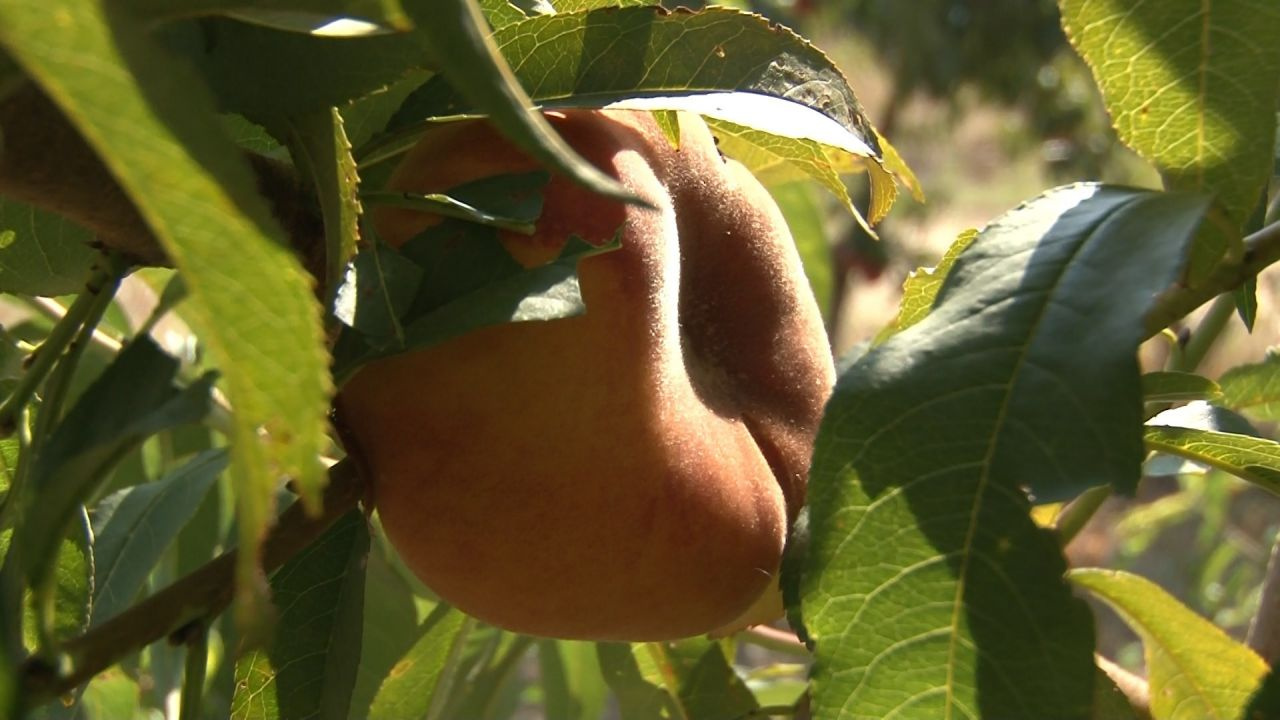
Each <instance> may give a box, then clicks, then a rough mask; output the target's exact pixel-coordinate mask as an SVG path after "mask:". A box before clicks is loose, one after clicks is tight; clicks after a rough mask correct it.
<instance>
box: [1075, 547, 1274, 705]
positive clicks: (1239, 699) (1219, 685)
mask: <svg viewBox="0 0 1280 720" xmlns="http://www.w3.org/2000/svg"><path fill="white" fill-rule="evenodd" d="M1067 577H1068V579H1070V580H1071V582H1072V583H1074V584H1075V585H1078V586H1080V587H1083V588H1085V589H1087V590H1089V591H1090V592H1092V593H1093V594H1094V595H1096V596H1097V597H1098V598H1100V599H1102V600H1104V601H1105V602H1106V603H1107V604H1108V605H1110V606H1111V607H1112V608H1114V609H1115V610H1116V612H1117V613H1119V614H1120V617H1122V618H1123V619H1124V620H1125V622H1126V623H1128V625H1129V627H1130V628H1132V629H1133V631H1134V632H1136V633H1137V634H1138V635H1139V636H1140V637H1141V638H1142V644H1143V651H1144V654H1145V656H1146V661H1147V681H1148V682H1149V683H1150V686H1151V713H1152V716H1154V717H1157V718H1170V719H1171V720H1183V719H1185V720H1202V719H1204V718H1220V719H1221V720H1235V718H1239V717H1241V712H1242V711H1243V710H1244V708H1245V705H1246V704H1247V703H1248V701H1249V697H1250V696H1251V695H1252V694H1253V692H1254V691H1255V690H1257V688H1258V686H1259V685H1260V684H1261V682H1262V678H1263V676H1264V675H1265V674H1266V672H1267V666H1266V663H1264V662H1263V661H1262V659H1261V658H1259V657H1258V655H1257V654H1256V653H1254V652H1253V651H1252V650H1250V649H1249V648H1247V647H1245V646H1244V645H1241V644H1240V643H1238V642H1236V641H1235V640H1232V639H1231V638H1230V637H1228V636H1227V634H1226V633H1224V632H1223V631H1222V630H1220V629H1219V628H1218V627H1216V626H1215V625H1213V623H1210V622H1209V621H1208V620H1205V619H1204V618H1202V617H1200V616H1199V615H1196V614H1195V613H1194V612H1192V611H1191V610H1189V609H1187V608H1186V607H1185V606H1184V605H1182V603H1180V602H1178V601H1177V599H1175V598H1173V597H1172V596H1170V595H1169V594H1168V593H1167V592H1165V591H1164V590H1163V589H1161V588H1160V586H1158V585H1156V584H1155V583H1152V582H1151V581H1149V580H1146V579H1145V578H1142V577H1139V576H1137V575H1132V574H1129V573H1124V572H1119V571H1115V570H1095V569H1080V570H1072V571H1070V572H1069V573H1068V574H1067Z"/></svg>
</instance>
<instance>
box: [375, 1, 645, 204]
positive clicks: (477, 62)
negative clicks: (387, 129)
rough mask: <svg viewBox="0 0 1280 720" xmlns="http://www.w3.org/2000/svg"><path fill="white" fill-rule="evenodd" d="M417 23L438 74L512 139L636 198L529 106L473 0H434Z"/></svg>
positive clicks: (599, 186)
mask: <svg viewBox="0 0 1280 720" xmlns="http://www.w3.org/2000/svg"><path fill="white" fill-rule="evenodd" d="M549 17H554V16H549ZM419 29H420V30H421V32H423V33H424V34H425V35H426V36H427V38H428V39H429V41H430V43H431V51H432V53H433V54H434V56H435V57H436V58H437V59H445V60H447V62H443V63H442V64H441V68H440V71H441V73H442V74H443V76H444V77H445V78H447V79H448V82H449V83H450V84H451V85H452V86H453V88H454V89H456V90H457V91H458V92H459V93H461V95H462V96H463V97H465V98H466V99H467V101H468V102H469V103H470V105H471V107H473V108H475V109H477V110H479V111H481V112H483V113H485V114H487V115H488V116H489V119H490V121H491V122H493V124H494V125H495V126H496V127H497V128H498V129H499V130H501V131H502V133H503V134H504V135H506V136H507V137H508V138H510V139H511V141H512V142H514V143H515V144H516V145H518V146H519V147H520V148H521V149H523V150H524V151H525V152H527V153H528V154H529V155H531V156H532V157H534V158H536V159H537V160H538V161H540V162H541V163H543V164H544V165H546V166H547V167H548V168H551V169H554V170H556V171H557V172H559V173H561V174H563V175H565V176H566V177H569V178H571V179H572V180H573V181H574V182H577V183H579V184H581V185H583V186H584V187H587V188H590V189H591V190H594V191H595V192H598V193H600V194H602V195H605V196H608V197H612V198H616V199H619V200H626V201H635V200H636V197H635V196H634V195H632V193H631V191H630V190H628V189H627V188H625V187H623V186H622V185H621V184H620V183H619V182H618V181H617V180H614V179H613V178H611V177H609V176H608V175H606V174H604V173H603V172H601V171H600V170H599V169H597V168H596V167H595V166H594V165H592V164H591V163H589V162H587V161H586V160H584V159H583V158H581V157H580V156H579V155H578V153H577V152H575V151H574V150H573V148H571V147H569V145H568V144H567V143H565V141H564V140H563V139H562V138H561V137H560V136H559V135H557V134H556V132H555V131H554V130H553V129H552V128H551V125H550V124H548V123H547V121H546V119H545V118H543V117H542V114H541V113H538V112H536V111H535V110H534V109H533V101H532V100H531V99H530V98H529V96H528V95H527V94H526V91H525V90H524V89H523V88H522V87H521V83H520V81H519V80H517V79H516V76H515V75H514V74H513V73H512V72H511V67H510V66H509V65H508V64H507V61H506V60H505V59H504V58H503V56H502V54H501V52H500V51H499V49H498V47H497V45H496V44H495V43H494V40H493V38H492V37H490V34H489V29H488V27H487V25H486V24H485V20H484V16H483V15H482V14H481V12H480V8H479V6H478V5H477V4H476V0H435V2H433V3H431V13H430V15H427V16H423V17H421V18H419ZM398 115H399V113H397V116H398Z"/></svg>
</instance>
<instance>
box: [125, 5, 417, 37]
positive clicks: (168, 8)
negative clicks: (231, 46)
mask: <svg viewBox="0 0 1280 720" xmlns="http://www.w3.org/2000/svg"><path fill="white" fill-rule="evenodd" d="M122 4H123V5H127V6H128V7H129V8H130V9H132V10H133V11H135V12H137V13H138V14H139V15H143V16H146V17H147V18H149V19H153V20H164V19H170V18H181V17H192V16H196V15H235V16H236V17H239V18H242V19H244V20H249V21H251V22H257V23H262V24H264V25H271V26H273V27H279V28H282V29H288V30H294V31H297V32H307V31H309V30H312V29H313V28H316V27H322V26H324V25H325V23H326V22H327V21H330V20H333V19H335V18H356V19H359V20H363V21H365V22H369V23H373V24H375V25H381V26H383V27H386V28H397V29H401V30H403V29H406V28H407V27H408V26H409V19H408V17H407V16H406V15H405V13H404V10H403V9H401V7H400V2H399V0H265V1H264V0H128V2H125V3H122Z"/></svg>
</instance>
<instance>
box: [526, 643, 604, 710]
mask: <svg viewBox="0 0 1280 720" xmlns="http://www.w3.org/2000/svg"><path fill="white" fill-rule="evenodd" d="M538 668H539V673H538V675H539V677H540V679H541V680H542V692H543V697H544V698H545V700H544V703H543V711H544V712H545V713H546V716H547V717H548V718H556V719H557V720H596V719H597V718H599V717H601V716H603V715H604V712H605V706H606V701H607V700H608V695H609V688H608V685H606V684H605V681H604V675H603V674H602V673H601V669H600V661H599V659H598V658H597V657H596V649H595V646H594V645H593V644H592V643H588V642H577V641H572V640H539V641H538Z"/></svg>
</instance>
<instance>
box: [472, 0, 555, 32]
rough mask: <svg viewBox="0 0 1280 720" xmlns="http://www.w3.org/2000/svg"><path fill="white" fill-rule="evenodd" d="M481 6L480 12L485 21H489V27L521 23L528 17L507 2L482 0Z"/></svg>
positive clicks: (505, 0) (503, 0)
mask: <svg viewBox="0 0 1280 720" xmlns="http://www.w3.org/2000/svg"><path fill="white" fill-rule="evenodd" d="M540 1H542V0H534V2H540ZM479 4H480V12H482V13H484V18H485V20H488V21H489V26H490V27H493V28H500V27H502V26H504V25H510V24H511V23H514V22H520V21H521V20H524V19H525V18H526V17H528V16H527V15H525V14H524V11H522V10H521V9H520V8H518V7H516V6H515V5H512V4H511V3H509V2H507V0H480V2H479Z"/></svg>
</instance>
